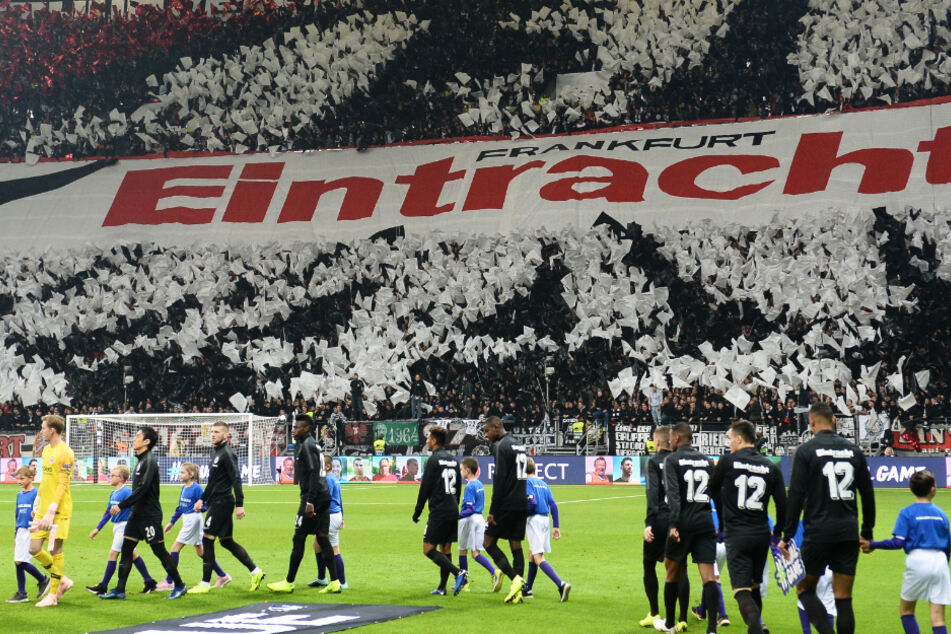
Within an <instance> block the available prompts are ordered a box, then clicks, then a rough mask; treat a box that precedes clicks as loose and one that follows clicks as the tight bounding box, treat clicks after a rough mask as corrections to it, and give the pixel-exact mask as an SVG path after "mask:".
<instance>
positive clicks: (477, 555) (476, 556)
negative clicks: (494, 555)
mask: <svg viewBox="0 0 951 634" xmlns="http://www.w3.org/2000/svg"><path fill="white" fill-rule="evenodd" d="M480 546H481V544H480ZM469 554H470V555H472V560H473V561H475V562H476V563H478V564H479V565H480V566H482V567H483V568H485V569H486V570H488V571H489V574H490V575H493V576H495V566H493V565H492V562H491V561H489V558H488V557H486V556H485V555H483V554H482V551H481V550H478V549H475V550H470V551H469Z"/></svg>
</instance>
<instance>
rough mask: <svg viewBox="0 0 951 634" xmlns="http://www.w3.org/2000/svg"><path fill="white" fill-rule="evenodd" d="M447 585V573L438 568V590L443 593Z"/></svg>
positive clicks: (443, 569)
mask: <svg viewBox="0 0 951 634" xmlns="http://www.w3.org/2000/svg"><path fill="white" fill-rule="evenodd" d="M447 559H448V558H447ZM447 583H449V571H448V570H446V569H445V568H440V569H439V589H440V590H442V591H443V592H445V591H446V584H447Z"/></svg>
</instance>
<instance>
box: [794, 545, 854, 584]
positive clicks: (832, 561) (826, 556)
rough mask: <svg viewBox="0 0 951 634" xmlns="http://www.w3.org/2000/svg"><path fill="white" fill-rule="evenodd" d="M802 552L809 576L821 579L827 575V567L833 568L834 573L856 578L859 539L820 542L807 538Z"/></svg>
mask: <svg viewBox="0 0 951 634" xmlns="http://www.w3.org/2000/svg"><path fill="white" fill-rule="evenodd" d="M800 550H801V552H802V563H803V565H804V566H805V568H806V574H807V575H812V576H814V577H821V576H822V575H823V574H824V573H825V570H826V566H828V567H829V568H832V572H834V573H837V574H840V575H848V576H850V577H854V576H855V569H856V567H857V566H858V561H859V542H858V540H857V539H856V540H845V541H840V542H820V541H816V540H814V539H809V537H808V536H806V537H804V538H803V540H802V548H801V549H800Z"/></svg>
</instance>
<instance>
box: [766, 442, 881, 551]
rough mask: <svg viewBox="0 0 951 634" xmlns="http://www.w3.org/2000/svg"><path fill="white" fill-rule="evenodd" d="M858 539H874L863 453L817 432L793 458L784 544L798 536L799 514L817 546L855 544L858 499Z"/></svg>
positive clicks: (871, 496)
mask: <svg viewBox="0 0 951 634" xmlns="http://www.w3.org/2000/svg"><path fill="white" fill-rule="evenodd" d="M859 495H861V497H862V518H863V522H862V531H861V535H862V537H865V538H866V539H871V538H872V529H873V528H874V526H875V492H874V490H873V488H872V478H871V476H870V475H869V472H868V464H867V463H866V461H865V456H864V455H863V454H862V450H861V449H859V448H858V447H857V446H856V445H855V444H853V443H852V442H850V441H848V440H846V439H845V438H843V437H842V436H839V435H838V434H836V433H835V432H833V431H831V430H823V431H820V432H819V433H818V434H816V436H815V437H814V438H813V439H812V440H809V441H808V442H805V443H803V444H802V445H800V446H799V448H798V449H797V450H796V454H795V455H794V456H793V463H792V473H791V474H790V477H789V504H788V506H787V511H788V514H787V517H786V526H785V528H784V529H783V538H784V539H786V540H787V541H788V540H789V538H790V537H791V536H792V535H793V534H794V533H795V532H796V528H797V527H798V524H799V513H800V512H803V517H802V520H803V525H804V527H805V536H806V538H807V539H810V540H817V541H821V542H839V541H847V540H857V539H858V534H859V527H858V497H859Z"/></svg>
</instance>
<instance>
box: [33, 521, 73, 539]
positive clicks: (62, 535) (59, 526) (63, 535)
mask: <svg viewBox="0 0 951 634" xmlns="http://www.w3.org/2000/svg"><path fill="white" fill-rule="evenodd" d="M37 517H39V515H37ZM69 520H70V518H69V517H60V516H59V515H54V516H53V526H54V527H55V528H52V529H50V530H48V531H36V532H35V533H30V539H48V540H50V541H54V540H57V539H67V538H68V537H69ZM51 533H52V535H51ZM51 537H52V539H50V538H51Z"/></svg>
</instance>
